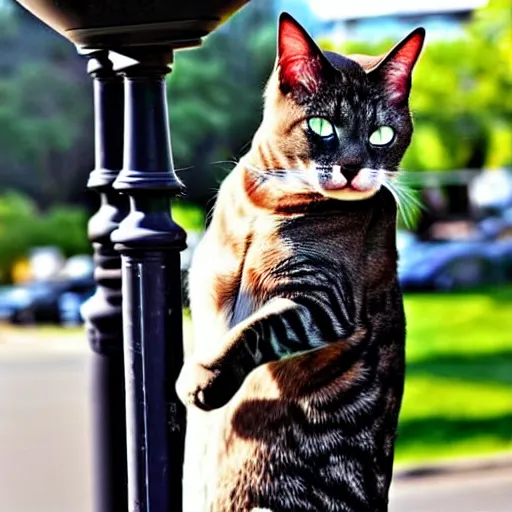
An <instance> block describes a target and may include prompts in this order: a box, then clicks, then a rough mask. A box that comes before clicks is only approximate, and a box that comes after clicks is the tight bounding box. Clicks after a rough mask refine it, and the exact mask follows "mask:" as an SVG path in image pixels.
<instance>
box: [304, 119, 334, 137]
mask: <svg viewBox="0 0 512 512" xmlns="http://www.w3.org/2000/svg"><path fill="white" fill-rule="evenodd" d="M308 126H309V128H310V130H311V131H313V132H315V133H316V134H317V135H320V137H325V138H327V137H330V136H331V135H332V134H333V133H334V126H333V125H332V123H330V122H329V121H327V119H325V118H323V117H311V118H309V119H308Z"/></svg>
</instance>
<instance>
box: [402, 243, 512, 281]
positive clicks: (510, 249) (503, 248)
mask: <svg viewBox="0 0 512 512" xmlns="http://www.w3.org/2000/svg"><path fill="white" fill-rule="evenodd" d="M397 247H398V253H399V263H398V277H399V281H400V284H401V286H402V289H403V290H404V291H415V290H417V291H420V290H445V291H449V290H457V289H465V288H472V287H477V286H485V285H491V284H497V283H502V282H506V281H509V282H511V281H512V239H504V240H485V241H482V240H478V241H477V240H472V241H443V242H421V241H418V240H415V239H413V238H411V237H410V236H404V235H400V236H399V237H398V243H397Z"/></svg>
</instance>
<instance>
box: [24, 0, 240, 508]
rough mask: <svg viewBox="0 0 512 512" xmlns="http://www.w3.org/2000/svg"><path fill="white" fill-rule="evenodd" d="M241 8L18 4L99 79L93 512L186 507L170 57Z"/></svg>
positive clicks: (226, 1) (115, 0) (94, 177)
mask: <svg viewBox="0 0 512 512" xmlns="http://www.w3.org/2000/svg"><path fill="white" fill-rule="evenodd" d="M247 1H248V0H188V1H187V2H177V1H173V0H109V1H106V0H88V1H83V0H59V1H56V0H18V2H19V3H20V4H22V5H23V6H25V7H26V8H27V9H28V10H30V11H31V12H33V13H34V14H35V15H36V16H38V17H39V18H41V19H42V20H43V21H44V22H46V23H47V24H48V25H50V26H51V27H52V28H54V29H55V30H56V31H57V32H59V33H60V34H62V35H64V36H65V37H67V38H68V39H70V40H71V41H72V42H73V43H74V44H75V45H76V46H77V47H78V49H79V51H80V52H81V53H83V54H86V55H87V56H88V57H89V71H90V74H91V76H92V77H93V79H94V90H95V124H96V166H95V169H94V171H93V172H92V173H91V177H90V180H89V187H90V188H92V189H95V190H97V191H98V192H99V194H100V196H101V201H102V204H101V207H100V209H99V211H98V213H97V214H96V215H95V216H94V217H93V218H92V219H91V222H90V225H89V233H90V238H91V241H92V242H93V245H94V249H95V259H96V271H95V276H96V280H97V283H98V290H97V293H96V295H95V296H94V297H93V298H92V299H91V301H90V303H88V305H87V307H86V308H85V315H86V317H87V326H88V333H89V339H90V342H91V346H92V348H93V351H94V356H93V358H94V359H93V376H94V384H93V385H94V390H93V400H94V412H95V414H94V416H95V447H96V449H95V454H96V455H95V470H94V471H95V479H94V481H95V482H96V483H95V494H96V496H95V512H117V511H119V512H123V511H126V510H129V511H130V512H169V511H177V512H178V511H180V510H181V492H182V491H181V476H182V469H181V468H182V462H183V441H184V434H185V411H184V408H183V407H182V405H181V404H180V402H179V401H178V399H177V397H176V394H175V392H174V383H175V381H176V378H177V376H178V373H179V370H180V368H181V365H182V359H183V349H182V317H181V285H180V257H179V252H180V251H181V250H182V249H183V248H184V247H185V233H184V231H183V230H182V229H181V228H180V227H179V226H178V225H177V224H176V223H174V222H173V220H172V217H171V210H170V199H171V198H172V197H173V196H175V195H176V194H177V193H178V191H179V190H180V188H181V186H180V183H179V181H178V179H177V177H176V175H175V173H174V169H173V163H172V152H171V146H170V134H169V128H168V124H167V103H166V96H165V75H166V74H167V73H168V72H169V71H170V68H169V64H170V63H171V62H172V56H173V51H174V50H175V49H177V48H184V47H190V46H196V45H198V44H200V41H201V38H202V37H204V36H206V35H207V34H208V33H210V32H211V31H212V30H214V29H215V28H216V27H217V26H218V25H220V24H221V23H222V22H224V21H225V20H226V19H227V18H228V17H229V16H230V15H231V14H232V13H233V12H235V11H236V10H237V9H239V8H240V7H241V6H242V5H243V4H244V3H246V2H247ZM123 85H124V88H123ZM123 112H124V123H123ZM123 134H124V135H123ZM128 198H129V203H130V205H129V208H128V201H127V199H128ZM114 244H115V245H114ZM119 253H120V254H121V260H122V265H120V258H119ZM121 267H122V278H121V274H120V268H121ZM121 282H122V292H121ZM121 305H122V316H121ZM123 354H124V357H123ZM123 376H124V377H123Z"/></svg>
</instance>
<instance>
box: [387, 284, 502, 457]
mask: <svg viewBox="0 0 512 512" xmlns="http://www.w3.org/2000/svg"><path fill="white" fill-rule="evenodd" d="M405 305H406V314H407V321H408V336H407V361H408V365H407V378H406V389H405V396H404V403H403V408H402V414H401V421H400V428H399V437H398V440H397V451H396V457H397V461H398V462H412V461H418V460H422V461H423V460H428V459H439V458H447V457H453V456H464V457H468V456H477V455H482V454H491V453H495V452H502V451H510V450H512V287H506V288H500V289H495V290H483V291H479V292H471V293H466V294H419V295H408V296H406V298H405Z"/></svg>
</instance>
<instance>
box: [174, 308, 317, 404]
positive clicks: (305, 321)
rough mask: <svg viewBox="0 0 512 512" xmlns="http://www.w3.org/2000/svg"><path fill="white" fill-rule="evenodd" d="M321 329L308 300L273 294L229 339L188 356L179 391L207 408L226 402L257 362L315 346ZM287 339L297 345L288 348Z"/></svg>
mask: <svg viewBox="0 0 512 512" xmlns="http://www.w3.org/2000/svg"><path fill="white" fill-rule="evenodd" d="M283 329H285V332H286V336H285V337H283V336H282V333H283ZM317 330H318V329H316V327H315V326H314V323H313V322H312V318H311V314H310V312H309V311H308V309H307V308H306V307H305V306H304V305H302V304H298V303H296V302H294V301H293V300H290V299H285V298H276V299H273V300H271V301H269V302H267V303H266V304H265V305H264V306H263V307H261V308H260V309H259V310H257V311H256V312H255V313H253V314H252V315H251V316H249V317H248V318H247V319H245V320H243V321H242V322H240V323H239V324H237V325H235V326H234V327H233V328H232V329H231V330H230V331H228V333H227V335H226V337H225V338H224V340H223V343H221V344H218V343H211V344H210V345H209V346H203V347H202V350H201V353H196V354H195V356H193V357H191V358H189V359H188V360H186V361H185V365H184V367H183V368H182V371H181V373H180V376H179V377H178V381H177V383H176V390H177V392H178V396H179V397H180V399H181V400H182V402H183V403H184V404H186V405H195V406H196V407H199V408H200V409H203V410H210V409H217V408H219V407H222V406H223V405H225V404H226V403H227V402H228V401H229V400H230V399H231V398H232V397H233V395H234V394H235V393H236V391H237V390H238V389H239V388H240V386H241V385H242V382H243V381H244V379H245V377H246V376H247V375H248V374H249V373H250V372H251V371H252V370H253V369H254V368H255V367H256V366H258V365H261V364H263V363H267V362H269V361H274V360H277V359H280V358H281V357H283V355H286V354H287V353H290V352H297V351H300V350H308V349H311V348H313V347H312V346H311V341H312V339H314V338H315V333H316V331H317ZM278 332H279V333H280V334H279V336H278ZM287 342H289V343H291V344H293V345H294V346H293V350H287V347H286V346H284V344H286V343H287ZM206 351H209V352H206Z"/></svg>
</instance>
